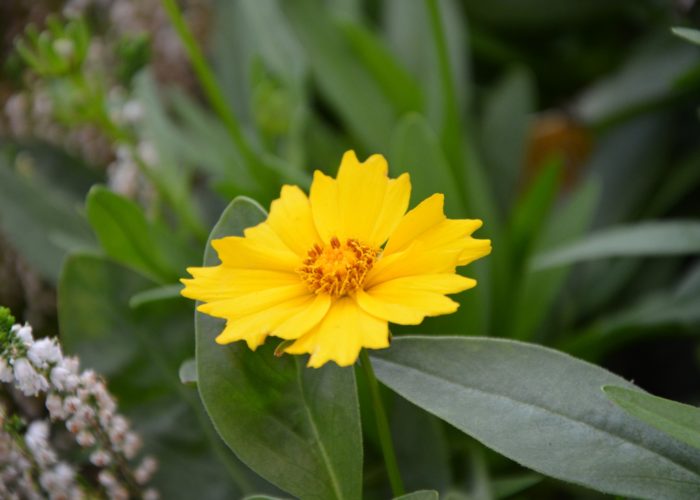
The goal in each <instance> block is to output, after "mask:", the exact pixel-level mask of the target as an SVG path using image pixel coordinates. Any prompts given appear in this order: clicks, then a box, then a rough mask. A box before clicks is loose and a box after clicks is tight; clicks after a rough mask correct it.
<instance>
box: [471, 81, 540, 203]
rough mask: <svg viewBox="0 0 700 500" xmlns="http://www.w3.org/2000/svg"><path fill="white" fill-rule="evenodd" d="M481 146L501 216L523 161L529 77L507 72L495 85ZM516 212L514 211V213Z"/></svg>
mask: <svg viewBox="0 0 700 500" xmlns="http://www.w3.org/2000/svg"><path fill="white" fill-rule="evenodd" d="M484 106H485V109H484V117H483V122H482V125H481V143H482V145H483V150H484V158H483V160H484V163H485V164H486V165H487V166H488V167H489V168H487V170H486V171H487V173H488V175H489V177H490V181H491V186H492V189H493V190H494V193H495V195H496V198H497V200H498V202H499V205H500V207H501V209H503V212H504V213H508V212H509V211H510V208H511V207H512V202H513V200H514V199H515V195H516V188H517V184H518V181H519V180H520V177H521V172H522V171H523V168H524V164H525V163H524V162H525V145H526V144H525V143H526V139H527V135H528V133H529V129H530V120H531V115H532V114H533V113H534V110H535V89H534V82H533V78H532V75H531V74H530V73H529V72H528V71H527V70H525V69H522V68H516V69H513V70H511V71H510V72H509V73H508V74H506V76H505V77H504V78H503V79H502V80H501V81H499V82H498V83H497V85H496V87H495V88H494V89H493V91H492V92H491V93H490V95H489V96H488V98H487V99H486V102H485V104H484ZM516 213H517V212H516Z"/></svg>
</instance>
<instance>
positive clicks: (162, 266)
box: [86, 186, 184, 283]
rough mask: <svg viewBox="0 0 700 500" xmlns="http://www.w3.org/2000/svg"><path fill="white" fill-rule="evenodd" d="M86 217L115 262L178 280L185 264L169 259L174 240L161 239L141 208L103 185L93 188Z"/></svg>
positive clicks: (159, 277)
mask: <svg viewBox="0 0 700 500" xmlns="http://www.w3.org/2000/svg"><path fill="white" fill-rule="evenodd" d="M86 211H87V217H88V220H89V221H90V225H91V226H92V229H93V231H95V234H96V235H97V239H98V240H99V241H100V244H101V245H102V248H103V249H104V251H105V252H106V253H107V255H109V256H110V257H112V258H113V259H114V260H115V261H117V262H120V263H122V264H124V265H126V266H129V267H131V268H132V269H134V270H136V271H139V272H141V273H143V274H144V275H145V276H148V277H150V278H153V279H155V280H156V281H160V282H161V283H166V282H169V281H174V280H175V279H177V277H178V275H179V274H180V272H181V270H182V269H183V267H184V263H183V264H182V266H178V265H177V264H176V263H175V262H171V261H170V260H171V259H169V258H168V256H169V255H171V251H170V249H171V248H173V246H175V248H176V247H177V243H175V242H172V241H170V242H164V243H165V245H163V246H161V242H160V241H159V240H158V239H157V238H156V237H155V236H154V234H155V232H156V231H155V229H154V228H153V225H152V224H150V223H149V222H148V221H147V220H146V217H145V215H144V214H143V211H142V210H141V208H140V207H139V206H138V205H137V204H136V203H134V202H133V201H131V200H129V199H127V198H125V197H123V196H120V195H118V194H117V193H114V192H112V191H110V190H109V189H107V188H105V187H103V186H95V187H93V188H92V189H91V190H90V193H89V194H88V197H87V201H86Z"/></svg>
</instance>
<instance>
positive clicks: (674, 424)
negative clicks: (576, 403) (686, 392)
mask: <svg viewBox="0 0 700 500" xmlns="http://www.w3.org/2000/svg"><path fill="white" fill-rule="evenodd" d="M603 391H604V392H605V394H606V395H607V396H608V397H609V398H610V399H611V400H612V401H613V402H614V403H615V404H617V405H618V406H620V407H621V408H622V409H623V410H625V411H626V412H628V413H629V414H630V415H632V416H634V417H636V418H638V419H640V420H642V421H644V422H646V423H647V424H649V425H651V426H653V427H656V428H657V429H659V430H660V431H662V432H665V433H666V434H669V435H671V436H673V437H674V438H676V439H679V440H680V441H683V442H684V443H687V444H689V445H690V446H693V447H695V448H700V408H697V407H695V406H690V405H686V404H683V403H678V402H676V401H671V400H669V399H664V398H660V397H658V396H652V395H651V394H646V393H644V392H641V391H636V390H630V389H626V388H624V387H615V386H612V385H606V386H604V387H603Z"/></svg>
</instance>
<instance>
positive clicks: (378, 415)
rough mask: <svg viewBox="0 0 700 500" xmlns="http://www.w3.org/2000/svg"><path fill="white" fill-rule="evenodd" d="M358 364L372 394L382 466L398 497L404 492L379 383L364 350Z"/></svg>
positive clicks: (392, 489) (394, 493)
mask: <svg viewBox="0 0 700 500" xmlns="http://www.w3.org/2000/svg"><path fill="white" fill-rule="evenodd" d="M360 363H361V365H362V369H363V370H364V372H365V378H366V379H367V385H368V386H369V391H370V393H371V394H372V406H373V407H374V419H375V421H376V422H377V431H378V432H379V442H380V443H381V446H382V454H383V455H384V464H385V465H386V472H387V474H388V475H389V482H390V483H391V492H392V493H393V495H394V496H395V497H399V496H401V495H403V494H404V492H405V490H404V487H403V481H402V480H401V473H400V472H399V464H398V462H397V461H396V453H394V443H393V441H392V439H391V431H390V430H389V421H388V420H387V418H386V411H384V405H383V403H382V397H381V395H380V394H379V382H377V377H375V376H374V369H373V368H372V362H371V361H370V359H369V356H368V355H367V351H366V350H364V349H363V350H362V351H361V352H360Z"/></svg>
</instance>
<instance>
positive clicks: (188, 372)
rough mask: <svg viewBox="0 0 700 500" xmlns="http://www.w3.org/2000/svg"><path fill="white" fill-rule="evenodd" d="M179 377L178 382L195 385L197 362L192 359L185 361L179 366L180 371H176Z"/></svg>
mask: <svg viewBox="0 0 700 500" xmlns="http://www.w3.org/2000/svg"><path fill="white" fill-rule="evenodd" d="M177 374H178V376H179V377H180V382H181V383H183V384H196V383H197V361H196V360H195V359H194V358H190V359H188V360H185V361H183V362H182V364H181V365H180V369H179V370H178V371H177Z"/></svg>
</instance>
